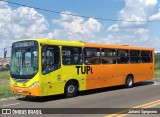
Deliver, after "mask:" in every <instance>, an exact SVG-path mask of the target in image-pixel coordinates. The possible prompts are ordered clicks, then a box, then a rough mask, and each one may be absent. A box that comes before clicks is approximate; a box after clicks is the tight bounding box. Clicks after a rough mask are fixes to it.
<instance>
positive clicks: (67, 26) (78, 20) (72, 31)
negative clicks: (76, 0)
mask: <svg viewBox="0 0 160 117" xmlns="http://www.w3.org/2000/svg"><path fill="white" fill-rule="evenodd" d="M63 13H66V14H74V13H72V12H69V11H66V12H63ZM66 14H61V18H60V19H58V20H56V19H53V20H52V23H53V24H57V25H58V26H60V28H61V30H59V32H60V31H61V32H63V33H62V34H63V35H64V37H67V38H68V39H72V40H75V39H78V40H79V39H80V40H83V39H84V38H85V39H87V38H94V37H95V34H96V33H98V32H99V31H100V30H101V27H102V24H101V23H100V22H98V21H97V20H96V19H93V18H89V19H88V20H85V19H84V18H82V17H76V16H72V15H66ZM87 40H88V39H87ZM88 41H89V40H88Z"/></svg>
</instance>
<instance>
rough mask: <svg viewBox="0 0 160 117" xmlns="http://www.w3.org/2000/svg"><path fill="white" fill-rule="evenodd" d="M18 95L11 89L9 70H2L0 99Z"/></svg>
mask: <svg viewBox="0 0 160 117" xmlns="http://www.w3.org/2000/svg"><path fill="white" fill-rule="evenodd" d="M13 96H16V95H15V94H13V93H12V92H11V91H10V83H9V70H7V71H0V99H1V98H9V97H13Z"/></svg>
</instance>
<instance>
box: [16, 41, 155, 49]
mask: <svg viewBox="0 0 160 117" xmlns="http://www.w3.org/2000/svg"><path fill="white" fill-rule="evenodd" d="M27 40H35V41H38V42H39V43H43V44H53V45H62V46H85V47H97V48H117V49H139V50H141V49H142V50H143V49H145V50H154V48H150V47H142V46H131V45H126V44H96V43H89V42H83V41H64V40H51V39H24V40H18V41H27ZM18 41H16V42H18Z"/></svg>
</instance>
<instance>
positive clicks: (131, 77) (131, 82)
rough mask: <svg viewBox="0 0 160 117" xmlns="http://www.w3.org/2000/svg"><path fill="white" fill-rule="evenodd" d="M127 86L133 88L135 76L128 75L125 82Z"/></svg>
mask: <svg viewBox="0 0 160 117" xmlns="http://www.w3.org/2000/svg"><path fill="white" fill-rule="evenodd" d="M125 86H126V87H127V88H131V87H132V86H133V76H132V75H128V76H127V78H126V81H125Z"/></svg>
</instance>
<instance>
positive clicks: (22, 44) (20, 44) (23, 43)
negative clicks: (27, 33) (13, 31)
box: [12, 41, 38, 48]
mask: <svg viewBox="0 0 160 117" xmlns="http://www.w3.org/2000/svg"><path fill="white" fill-rule="evenodd" d="M37 45H38V43H37V42H36V41H20V42H15V43H13V45H12V47H13V48H19V47H32V46H37Z"/></svg>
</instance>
